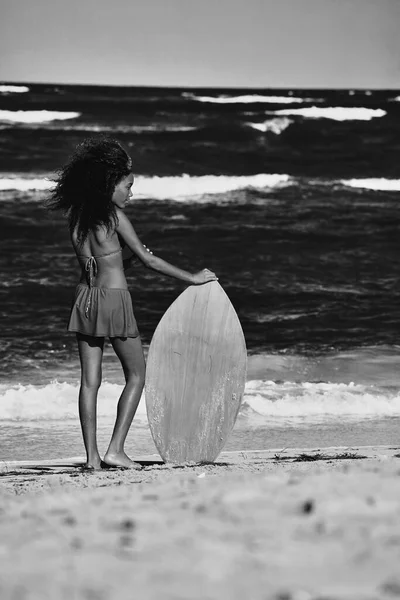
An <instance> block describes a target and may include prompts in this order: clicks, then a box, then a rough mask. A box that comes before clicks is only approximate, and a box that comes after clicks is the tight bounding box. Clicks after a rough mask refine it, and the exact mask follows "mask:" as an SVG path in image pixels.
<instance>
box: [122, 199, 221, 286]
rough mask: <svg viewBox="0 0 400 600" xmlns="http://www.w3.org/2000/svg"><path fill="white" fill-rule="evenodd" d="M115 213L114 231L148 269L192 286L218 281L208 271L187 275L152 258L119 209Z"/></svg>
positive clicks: (181, 270) (213, 274) (152, 255)
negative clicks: (115, 226)
mask: <svg viewBox="0 0 400 600" xmlns="http://www.w3.org/2000/svg"><path fill="white" fill-rule="evenodd" d="M116 212H117V217H118V225H117V228H116V231H117V233H118V235H119V236H121V238H122V239H123V240H124V242H125V243H126V245H127V246H128V248H129V249H130V250H131V251H132V252H133V253H134V254H136V256H137V257H138V258H139V260H140V261H141V262H142V263H143V264H144V265H145V266H146V267H148V268H149V269H152V270H153V271H158V272H159V273H163V274H164V275H169V276H170V277H175V278H176V279H180V280H182V281H185V282H186V283H191V284H193V285H200V284H202V283H207V282H208V281H216V280H217V279H218V278H217V276H216V275H215V273H213V272H212V271H209V270H208V269H203V270H202V271H199V272H198V273H189V272H188V271H185V270H184V269H179V268H178V267H175V266H174V265H171V264H170V263H168V262H166V261H165V260H163V259H162V258H159V257H158V256H154V254H152V253H151V252H150V250H148V249H147V248H146V246H144V245H143V244H142V242H141V241H140V239H139V238H138V236H137V234H136V232H135V230H134V228H133V226H132V223H131V222H130V221H129V219H128V217H127V216H126V215H125V213H124V212H123V211H122V210H120V209H117V211H116Z"/></svg>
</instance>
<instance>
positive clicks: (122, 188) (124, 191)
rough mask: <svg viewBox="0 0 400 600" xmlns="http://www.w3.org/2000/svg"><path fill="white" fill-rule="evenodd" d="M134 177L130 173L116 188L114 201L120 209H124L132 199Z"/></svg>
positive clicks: (113, 196)
mask: <svg viewBox="0 0 400 600" xmlns="http://www.w3.org/2000/svg"><path fill="white" fill-rule="evenodd" d="M132 185H133V175H132V173H129V175H127V176H126V177H123V178H122V179H121V181H120V182H119V183H117V185H116V186H115V190H114V193H113V195H112V201H113V202H114V204H115V205H116V206H118V208H121V209H123V208H124V207H125V206H126V204H127V203H128V201H129V199H130V198H131V197H132Z"/></svg>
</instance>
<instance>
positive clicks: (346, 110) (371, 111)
mask: <svg viewBox="0 0 400 600" xmlns="http://www.w3.org/2000/svg"><path fill="white" fill-rule="evenodd" d="M275 114H278V115H291V116H299V117H307V118H309V119H333V120H334V121H370V120H371V119H374V118H377V117H384V116H385V115H386V111H384V110H382V109H381V108H360V107H358V108H357V107H343V106H331V107H319V106H310V107H308V108H283V109H282V110H277V111H276V112H275Z"/></svg>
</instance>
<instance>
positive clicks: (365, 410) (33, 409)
mask: <svg viewBox="0 0 400 600" xmlns="http://www.w3.org/2000/svg"><path fill="white" fill-rule="evenodd" d="M122 389H123V387H122V385H119V384H112V383H107V382H105V383H103V385H102V386H101V388H100V392H99V405H98V415H99V418H107V419H111V418H112V419H113V418H115V410H116V404H117V402H118V398H119V396H120V394H121V391H122ZM78 391H79V385H78V383H76V384H71V383H58V382H52V383H50V384H48V385H45V386H34V385H25V386H24V385H17V386H13V387H8V389H6V386H4V385H3V386H2V388H1V389H0V420H2V421H7V422H8V423H10V422H11V423H12V422H14V423H20V422H38V421H40V422H43V421H62V420H66V419H77V417H78V414H77V398H78ZM240 412H241V415H242V416H243V418H249V419H250V420H253V421H254V419H256V420H257V422H258V423H259V424H262V423H264V422H265V423H270V422H271V419H274V422H275V424H276V419H279V423H280V425H281V426H283V427H284V426H286V425H291V424H292V423H293V420H294V421H295V420H305V419H309V420H310V421H313V420H314V421H315V419H316V418H317V419H318V420H322V421H329V420H335V419H338V418H340V419H345V418H350V419H352V418H357V419H365V418H369V419H371V418H382V417H389V416H391V417H399V416H400V396H399V394H398V393H397V394H395V393H390V392H385V393H383V392H377V391H375V390H374V389H373V388H372V387H367V386H362V385H354V384H352V383H350V384H331V383H274V382H273V381H261V380H253V381H248V382H247V384H246V389H245V394H244V400H243V405H242V407H241V411H240ZM135 419H136V420H137V421H139V422H143V421H145V420H146V405H145V396H144V394H143V395H142V398H141V400H140V403H139V407H138V411H137V415H136V417H135Z"/></svg>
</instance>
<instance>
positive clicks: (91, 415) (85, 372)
mask: <svg viewBox="0 0 400 600" xmlns="http://www.w3.org/2000/svg"><path fill="white" fill-rule="evenodd" d="M76 338H77V340H78V349H79V358H80V361H81V387H80V390H79V418H80V421H81V427H82V435H83V441H84V444H85V448H86V456H87V460H86V467H88V468H93V469H100V463H101V458H100V455H99V451H98V448H97V436H96V424H97V392H98V391H99V387H100V384H101V360H102V357H103V346H104V338H96V337H91V336H89V335H83V334H81V333H77V334H76Z"/></svg>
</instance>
